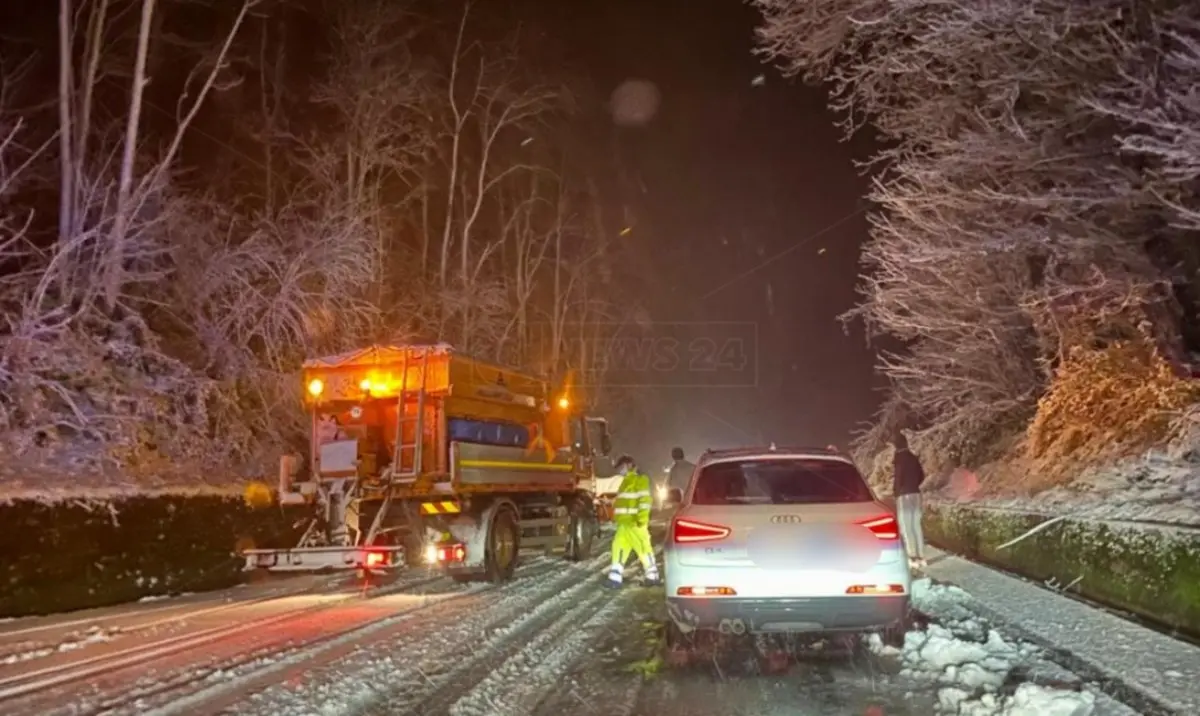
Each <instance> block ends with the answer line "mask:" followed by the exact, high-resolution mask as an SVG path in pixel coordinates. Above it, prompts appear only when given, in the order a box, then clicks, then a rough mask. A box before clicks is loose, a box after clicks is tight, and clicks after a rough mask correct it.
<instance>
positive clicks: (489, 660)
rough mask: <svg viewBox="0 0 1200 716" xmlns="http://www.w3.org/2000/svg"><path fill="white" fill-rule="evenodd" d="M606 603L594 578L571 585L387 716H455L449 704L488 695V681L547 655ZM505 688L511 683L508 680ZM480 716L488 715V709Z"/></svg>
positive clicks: (608, 597)
mask: <svg viewBox="0 0 1200 716" xmlns="http://www.w3.org/2000/svg"><path fill="white" fill-rule="evenodd" d="M612 600H613V594H612V593H611V592H608V591H606V590H605V589H604V588H603V587H602V586H601V585H600V583H599V577H598V576H597V577H593V578H590V579H586V580H584V581H582V582H578V583H576V584H575V585H573V586H571V587H570V588H568V589H566V590H563V591H561V592H559V593H558V594H556V595H555V596H554V597H552V598H551V599H549V600H546V601H544V602H542V603H541V604H539V605H538V606H537V607H536V608H535V609H533V610H532V611H530V612H529V613H528V614H527V615H525V616H524V617H523V618H522V619H521V620H520V621H518V622H517V623H515V624H513V625H511V626H510V627H508V628H507V629H503V630H499V631H498V632H497V633H496V634H494V635H493V636H492V637H491V638H489V639H488V640H487V641H486V642H485V643H484V644H482V645H480V647H478V648H476V649H475V650H474V654H475V655H474V656H472V657H469V658H466V659H462V660H456V661H457V665H456V666H455V667H453V668H451V669H449V670H447V671H445V672H443V673H442V674H440V675H439V677H437V678H430V679H428V681H429V682H430V683H429V686H430V688H427V689H425V690H424V693H421V692H418V693H417V694H414V695H413V697H412V698H410V699H409V701H408V702H407V703H404V704H398V703H396V702H395V701H393V702H392V706H391V707H390V708H389V709H388V711H389V713H392V714H413V715H414V716H435V715H436V716H441V715H443V714H453V713H456V711H455V710H454V706H455V704H458V703H460V702H469V701H470V699H471V698H472V695H474V694H476V692H477V690H478V689H481V688H482V689H484V691H485V694H490V692H491V691H492V690H493V689H494V682H493V680H492V677H493V676H494V675H495V674H496V673H497V672H498V671H505V672H506V673H507V672H511V671H512V670H513V667H512V665H513V664H514V663H523V662H525V661H526V660H527V658H528V654H529V653H530V650H531V649H533V650H536V652H537V653H540V654H541V655H542V656H545V655H546V652H547V651H548V650H549V649H548V647H547V646H546V644H547V643H553V642H554V641H556V640H560V639H562V638H564V636H565V635H567V634H569V633H570V632H571V631H572V630H573V629H577V628H578V627H579V625H580V624H581V623H583V622H584V621H586V620H587V619H588V618H589V617H591V616H592V615H594V614H595V613H596V612H597V611H599V610H600V609H601V608H603V607H604V606H605V605H607V604H608V603H610V602H612ZM514 660H515V662H514ZM508 685H509V686H512V685H513V684H512V682H511V681H510V682H509V684H508ZM484 700H485V702H486V700H487V696H486V695H485V698H484ZM484 711H485V712H486V713H489V714H490V713H493V712H494V711H493V709H492V707H491V706H486V707H485V709H484Z"/></svg>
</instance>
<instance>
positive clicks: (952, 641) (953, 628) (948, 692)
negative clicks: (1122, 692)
mask: <svg viewBox="0 0 1200 716" xmlns="http://www.w3.org/2000/svg"><path fill="white" fill-rule="evenodd" d="M969 599H970V596H969V595H968V594H967V593H966V592H964V591H963V590H961V589H959V588H957V587H952V586H943V585H937V584H933V583H932V582H931V581H930V580H928V579H920V580H917V581H916V582H915V583H914V584H913V604H914V606H915V607H916V608H917V609H919V610H920V611H922V612H924V613H925V614H928V615H929V616H931V617H934V618H936V619H938V620H939V621H940V622H941V624H930V625H929V627H928V628H927V629H926V630H925V631H911V632H909V633H908V634H906V635H905V638H904V647H903V649H896V648H894V647H887V646H885V645H884V644H883V642H882V640H881V639H880V638H879V637H878V636H877V635H873V636H871V637H870V639H869V642H868V644H869V647H870V648H871V650H872V651H873V652H875V653H876V654H879V655H881V656H888V657H893V658H898V659H899V661H900V664H901V672H900V677H901V678H907V679H910V680H912V681H914V682H918V683H930V682H932V683H934V684H936V686H937V701H938V705H937V707H938V711H939V713H945V714H961V715H964V716H993V715H995V716H1091V715H1092V714H1093V713H1094V711H1095V701H1096V697H1095V696H1094V695H1093V694H1091V693H1088V692H1086V691H1072V690H1067V689H1059V688H1049V687H1044V686H1040V685H1037V684H1032V683H1023V684H1020V686H1018V687H1017V688H1016V689H1015V690H1013V689H1010V688H1007V687H1008V685H1009V683H1010V677H1011V676H1012V675H1013V672H1014V671H1016V670H1017V669H1018V668H1020V667H1028V666H1030V665H1032V664H1033V663H1035V662H1037V661H1038V659H1039V650H1038V649H1037V648H1035V647H1033V646H1032V645H1029V644H1023V643H1019V642H1010V641H1007V640H1006V639H1005V638H1004V637H1003V636H1001V635H1000V633H999V632H997V631H996V630H995V629H992V628H990V627H989V626H988V625H987V624H986V623H984V622H983V621H982V620H981V619H979V618H978V617H976V616H975V615H974V614H973V613H972V612H971V611H970V609H968V608H967V606H966V602H967V601H968V600H969Z"/></svg>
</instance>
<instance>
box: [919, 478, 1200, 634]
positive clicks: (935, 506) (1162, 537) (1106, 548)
mask: <svg viewBox="0 0 1200 716" xmlns="http://www.w3.org/2000/svg"><path fill="white" fill-rule="evenodd" d="M1051 521H1053V523H1052V524H1051ZM1039 526H1041V528H1040V529H1039ZM924 527H925V535H926V539H928V540H929V541H930V542H931V543H932V544H934V545H936V546H937V547H939V548H942V549H944V550H946V551H948V552H952V553H955V554H958V555H961V556H963V557H966V558H968V559H971V560H974V561H978V562H981V563H984V564H989V565H992V566H995V567H998V568H1001V569H1004V570H1007V571H1009V572H1012V573H1014V574H1017V575H1020V576H1023V577H1026V578H1028V579H1032V580H1037V581H1040V582H1044V583H1046V584H1047V586H1050V587H1051V588H1054V589H1056V590H1061V591H1064V592H1066V593H1073V594H1076V595H1078V596H1081V597H1083V598H1085V599H1089V600H1092V601H1094V602H1097V603H1099V604H1102V605H1105V606H1110V607H1113V608H1116V609H1119V610H1123V611H1126V612H1129V613H1131V614H1134V615H1136V616H1138V617H1140V618H1142V619H1145V620H1147V621H1148V622H1150V623H1152V624H1155V625H1157V626H1159V627H1160V628H1164V629H1167V630H1173V631H1177V632H1179V633H1181V634H1186V635H1188V636H1190V637H1192V638H1200V529H1196V528H1193V527H1185V526H1169V525H1163V524H1153V525H1149V524H1139V523H1137V522H1120V521H1103V520H1095V519H1080V518H1073V517H1071V516H1069V515H1063V514H1060V515H1058V516H1057V517H1056V516H1052V515H1045V514H1031V513H1028V512H1022V511H1018V510H1012V509H1003V508H995V507H989V506H987V505H983V504H973V503H951V502H927V504H926V507H925V520H924Z"/></svg>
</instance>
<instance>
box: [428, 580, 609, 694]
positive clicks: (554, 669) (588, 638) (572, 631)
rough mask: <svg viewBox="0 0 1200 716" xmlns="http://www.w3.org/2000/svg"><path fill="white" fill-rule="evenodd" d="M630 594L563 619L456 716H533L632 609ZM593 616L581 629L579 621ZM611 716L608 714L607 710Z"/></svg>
mask: <svg viewBox="0 0 1200 716" xmlns="http://www.w3.org/2000/svg"><path fill="white" fill-rule="evenodd" d="M629 601H630V598H629V594H628V592H626V593H624V594H621V595H619V596H614V595H612V594H611V593H608V594H606V593H601V594H599V595H597V596H596V597H593V598H591V599H589V600H588V601H587V602H585V603H583V604H581V605H580V606H579V607H577V608H576V609H573V610H571V611H570V612H568V613H566V614H563V615H562V616H561V617H559V618H558V619H557V620H556V621H555V622H554V623H553V624H552V625H551V626H550V627H548V628H547V629H545V630H543V631H542V632H541V633H539V634H538V635H537V636H536V637H534V638H533V639H532V640H531V641H529V642H528V643H527V644H526V645H525V646H524V647H523V648H521V650H520V651H518V652H517V653H516V654H514V655H513V656H511V657H509V659H508V660H507V661H505V662H504V663H503V664H502V665H500V667H499V668H497V669H495V670H494V671H492V673H491V675H490V676H488V677H487V678H485V679H484V680H483V681H482V682H480V683H479V685H478V686H476V687H475V688H474V689H472V690H471V691H470V692H468V693H467V694H465V695H463V696H462V697H461V698H459V699H458V700H457V701H456V702H455V703H454V705H452V706H451V707H450V710H449V713H450V716H475V715H478V716H484V715H486V716H527V714H531V713H533V711H534V709H535V708H537V705H538V703H540V702H541V701H542V700H543V699H545V698H546V696H547V695H549V694H550V693H551V692H552V691H553V690H554V689H555V688H556V687H558V686H559V685H560V684H561V683H562V679H563V677H564V676H566V674H567V672H568V671H570V669H571V667H572V666H574V665H575V663H576V662H578V661H579V660H580V659H581V658H582V657H583V656H584V653H585V652H587V651H588V648H589V647H590V646H591V645H592V644H593V643H594V641H595V636H596V632H597V631H598V630H600V629H602V628H604V627H605V626H606V625H607V624H608V623H609V622H611V621H612V620H614V619H616V618H617V617H618V616H619V615H620V614H621V613H622V612H623V611H624V610H625V608H626V607H627V606H628V603H629ZM587 613H590V614H591V617H590V618H588V619H587V621H585V622H583V624H582V625H579V623H578V621H579V618H580V617H582V616H583V615H584V614H587ZM605 711H606V712H608V709H607V708H606V709H605Z"/></svg>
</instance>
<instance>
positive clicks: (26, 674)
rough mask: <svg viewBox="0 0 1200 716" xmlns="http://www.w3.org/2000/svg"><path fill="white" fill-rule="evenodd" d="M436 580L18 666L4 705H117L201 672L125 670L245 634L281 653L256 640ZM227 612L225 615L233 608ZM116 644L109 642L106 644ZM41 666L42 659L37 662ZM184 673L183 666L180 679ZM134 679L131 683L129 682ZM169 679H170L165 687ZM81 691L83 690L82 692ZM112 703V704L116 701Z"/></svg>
mask: <svg viewBox="0 0 1200 716" xmlns="http://www.w3.org/2000/svg"><path fill="white" fill-rule="evenodd" d="M439 583H441V584H444V585H447V586H449V585H451V584H452V582H451V581H450V580H449V579H448V578H447V577H445V576H444V575H437V576H428V575H425V576H412V577H408V578H407V579H401V580H399V581H397V582H394V583H392V584H388V585H384V586H381V587H376V588H371V589H369V590H363V591H358V590H345V589H343V590H339V591H332V592H327V593H324V594H322V593H321V592H320V591H316V592H311V593H309V594H311V595H317V596H325V597H329V600H328V601H325V602H321V603H317V604H308V603H305V602H301V603H300V604H299V605H296V606H290V607H289V608H287V609H285V610H284V611H282V612H279V613H277V614H269V615H266V616H261V617H259V618H257V619H254V620H252V621H245V620H237V621H233V616H232V614H231V615H230V616H229V617H226V619H227V620H228V621H225V622H222V623H218V624H215V625H212V626H209V627H205V628H202V629H199V630H194V631H187V630H185V631H184V632H183V633H181V634H176V635H173V636H164V637H160V638H151V639H146V640H132V641H131V643H130V644H129V645H127V646H124V647H118V648H115V649H106V650H105V651H103V652H102V653H100V654H96V655H89V654H88V652H87V651H86V650H82V649H81V650H78V651H75V652H72V653H71V656H72V657H76V658H69V659H67V660H64V661H60V662H58V663H53V664H51V665H48V666H44V667H40V668H38V664H32V663H31V664H30V667H32V668H26V669H21V670H18V671H16V673H14V674H11V675H7V676H4V677H3V678H0V702H3V703H4V704H5V709H8V711H6V712H7V713H13V711H11V709H22V708H26V707H28V708H32V709H34V710H33V711H32V712H33V713H42V712H44V710H45V709H51V708H58V707H59V706H60V705H61V704H63V702H69V701H72V700H74V701H75V703H73V704H72V705H70V706H69V707H68V708H67V710H69V711H71V712H72V713H76V712H88V711H90V710H93V709H95V708H97V702H99V703H109V704H113V703H115V704H116V706H118V707H119V706H120V705H122V704H124V703H126V702H128V701H129V700H130V699H131V698H134V697H135V695H138V694H141V693H151V694H153V693H158V692H161V691H164V690H166V689H167V688H176V687H177V685H178V683H180V682H182V683H188V682H192V681H195V680H196V679H197V678H198V677H196V676H195V675H193V674H192V673H190V670H189V669H187V668H186V667H185V668H183V669H180V670H177V671H176V673H174V674H168V675H167V676H166V677H165V678H163V679H162V680H161V681H156V682H155V683H153V684H151V685H147V686H145V687H142V688H137V684H136V677H134V678H132V679H130V678H126V679H121V678H120V675H121V674H141V673H144V671H145V669H146V667H147V666H151V665H153V667H154V668H159V667H161V666H163V665H164V663H168V664H169V663H170V661H168V660H171V659H175V660H178V659H180V658H185V659H186V658H187V656H188V655H190V654H196V653H198V652H201V649H203V652H201V656H204V655H206V654H207V653H208V652H210V651H212V650H219V649H220V648H221V647H222V646H224V645H227V644H230V643H236V642H238V641H240V640H243V639H248V640H250V641H251V643H250V644H248V645H247V647H246V648H247V649H256V647H257V649H256V650H263V648H264V647H267V650H272V649H273V650H275V651H278V650H279V649H280V646H279V643H280V642H276V643H275V644H269V645H263V644H254V643H253V642H254V641H255V640H257V639H261V638H262V636H263V635H264V634H270V633H274V632H276V631H278V630H281V629H284V628H285V627H286V626H287V625H288V624H289V623H292V622H297V621H303V620H305V619H311V618H312V617H313V616H314V615H317V614H320V613H323V612H329V611H330V610H335V609H337V608H339V607H343V606H347V605H360V604H366V603H371V602H373V601H374V600H377V599H380V598H383V597H387V596H390V595H393V594H396V593H402V592H406V591H408V590H411V589H414V588H420V587H425V586H436V585H438V584H439ZM298 596H301V597H302V596H306V595H305V594H290V595H283V596H278V597H269V598H263V599H257V600H251V601H247V602H239V603H237V604H236V605H234V606H235V609H236V608H241V609H247V610H251V611H253V610H254V609H255V608H261V607H264V606H267V605H269V604H270V603H272V602H279V603H281V604H285V605H286V604H287V602H288V600H289V599H292V598H294V597H298ZM235 609H230V610H228V612H234V611H235ZM107 645H111V643H109V644H107ZM39 663H40V662H39ZM179 671H183V672H184V673H183V675H182V677H181V676H180V674H179ZM131 681H132V682H134V683H133V684H131V683H130V682H131ZM164 684H170V685H169V686H164ZM81 691H82V692H83V693H81ZM108 708H112V707H111V706H110V707H108Z"/></svg>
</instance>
